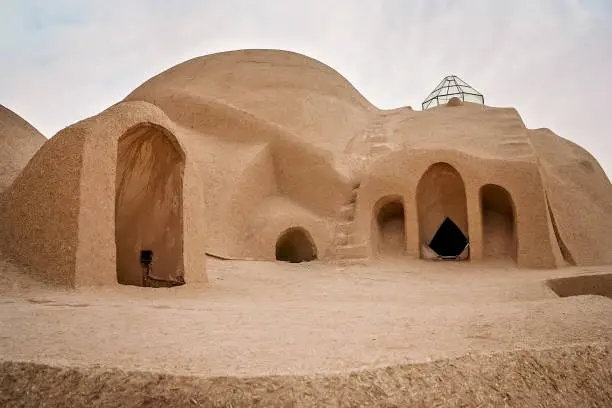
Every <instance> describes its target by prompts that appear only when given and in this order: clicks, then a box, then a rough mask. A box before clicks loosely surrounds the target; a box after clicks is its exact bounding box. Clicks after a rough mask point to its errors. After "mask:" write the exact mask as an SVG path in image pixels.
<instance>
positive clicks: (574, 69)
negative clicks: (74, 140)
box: [0, 0, 612, 175]
mask: <svg viewBox="0 0 612 408" xmlns="http://www.w3.org/2000/svg"><path fill="white" fill-rule="evenodd" d="M241 48H274V49H285V50H291V51H295V52H300V53H303V54H306V55H309V56H311V57H314V58H316V59H318V60H320V61H322V62H324V63H326V64H328V65H330V66H331V67H332V68H334V69H336V70H337V71H339V72H340V73H341V74H342V75H344V76H345V77H346V78H347V79H348V80H349V81H350V82H352V83H353V85H354V86H355V87H356V88H357V89H358V90H359V91H360V92H361V93H362V94H363V95H364V96H365V97H366V98H368V99H369V100H370V101H371V102H372V103H373V104H374V105H376V106H378V107H380V108H385V109H388V108H396V107H400V106H406V105H411V106H413V107H414V108H418V109H420V106H421V102H422V100H423V99H424V98H425V97H426V96H427V94H428V93H429V92H430V91H431V90H433V88H434V87H435V86H436V85H437V83H438V82H439V81H440V80H441V79H442V77H444V76H445V75H448V74H455V75H458V76H459V77H461V78H462V79H463V80H465V81H466V82H467V83H469V84H470V85H472V86H473V87H474V88H476V89H477V90H479V91H480V92H481V93H483V94H484V96H485V101H486V103H487V105H491V106H501V107H507V106H512V107H515V108H517V109H518V111H519V113H520V114H521V116H522V117H523V120H524V121H525V123H526V125H527V126H528V127H529V128H538V127H548V128H550V129H552V130H553V131H555V132H556V133H557V134H559V135H561V136H563V137H565V138H567V139H570V140H572V141H575V142H577V143H579V144H580V145H582V146H583V147H585V148H586V149H587V150H589V151H590V152H591V153H593V154H594V155H595V157H597V159H598V160H599V161H600V163H601V164H602V165H603V167H604V169H605V170H606V171H607V173H608V175H612V0H509V1H502V0H497V1H492V0H482V1H479V0H448V1H447V0H371V1H369V0H363V1H359V0H308V1H290V0H275V1H267V0H251V1H249V0H243V1H229V0H217V1H207V0H197V1H196V0H193V1H192V0H182V1H181V0H175V1H162V0H88V1H86V0H53V1H47V0H0V104H3V105H5V106H7V107H8V108H10V109H12V110H14V111H15V112H16V113H18V114H19V115H21V116H22V117H24V118H25V119H26V120H27V121H29V122H30V123H31V124H32V125H34V126H35V127H36V128H38V129H39V130H40V131H41V132H42V133H43V134H44V135H45V136H47V137H51V136H53V135H54V134H55V133H56V132H57V131H58V130H60V129H61V128H63V127H65V126H67V125H69V124H71V123H74V122H76V121H78V120H80V119H83V118H86V117H88V116H92V115H95V114H97V113H99V112H100V111H102V110H104V109H105V108H107V107H108V106H110V105H112V104H113V103H115V102H117V101H119V100H121V99H123V98H124V97H125V96H126V95H127V94H128V93H130V91H132V90H133V89H134V88H136V87H137V86H138V85H140V84H141V83H142V82H144V81H145V80H146V79H148V78H150V77H151V76H153V75H155V74H157V73H159V72H161V71H163V70H165V69H167V68H169V67H171V66H173V65H176V64H178V63H180V62H182V61H184V60H187V59H190V58H193V57H196V56H200V55H205V54H210V53H214V52H219V51H227V50H232V49H241Z"/></svg>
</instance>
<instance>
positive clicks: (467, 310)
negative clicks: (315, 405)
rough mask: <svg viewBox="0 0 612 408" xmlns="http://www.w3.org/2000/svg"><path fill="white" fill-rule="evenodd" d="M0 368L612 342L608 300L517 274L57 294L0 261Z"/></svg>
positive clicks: (221, 366)
mask: <svg viewBox="0 0 612 408" xmlns="http://www.w3.org/2000/svg"><path fill="white" fill-rule="evenodd" d="M0 269H2V275H3V276H5V279H3V281H2V286H1V288H0V291H1V292H0V327H1V328H2V329H1V330H0V359H1V360H4V361H28V362H38V363H43V364H48V365H52V366H64V367H91V366H102V367H113V368H119V369H123V370H136V371H151V372H164V373H169V374H179V375H197V376H204V377H206V376H261V375H272V374H276V375H284V374H312V373H338V372H347V371H355V370H361V369H368V368H375V367H384V366H391V365H398V364H411V363H419V362H428V361H434V360H442V359H447V358H453V357H458V356H462V355H466V354H491V353H496V352H505V351H510V350H516V349H548V348H554V347H558V346H573V345H583V344H593V343H597V344H603V343H608V342H610V341H612V299H610V298H609V297H606V296H596V295H589V294H586V295H583V296H569V297H559V296H557V295H556V294H555V293H554V292H553V291H552V290H551V289H550V288H549V287H548V286H547V284H546V282H547V280H548V279H552V278H561V277H568V276H583V275H606V274H609V273H610V272H611V271H612V267H608V266H606V267H589V268H561V269H557V270H524V269H517V268H515V267H513V266H510V265H507V264H486V263H467V262H459V263H454V262H426V261H415V260H403V259H399V260H395V261H373V262H367V263H365V262H364V263H356V262H352V263H348V264H325V263H320V262H310V263H302V264H288V263H281V262H277V263H274V262H243V261H222V260H217V259H213V258H210V259H209V260H208V276H209V282H208V283H206V284H197V285H196V284H187V285H185V286H182V287H175V288H158V289H154V288H140V287H133V286H124V285H118V286H117V287H113V288H97V289H91V288H88V289H77V290H70V291H67V290H58V289H52V288H47V287H44V286H42V285H40V284H38V283H37V282H35V281H33V280H31V279H30V278H26V277H25V276H26V275H25V274H23V273H21V272H20V271H19V270H18V267H16V266H15V265H13V264H11V263H9V262H5V261H3V262H2V263H0Z"/></svg>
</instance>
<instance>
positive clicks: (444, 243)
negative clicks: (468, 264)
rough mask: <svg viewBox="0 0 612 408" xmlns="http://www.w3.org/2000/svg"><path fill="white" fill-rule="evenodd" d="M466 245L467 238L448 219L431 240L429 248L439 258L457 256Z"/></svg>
mask: <svg viewBox="0 0 612 408" xmlns="http://www.w3.org/2000/svg"><path fill="white" fill-rule="evenodd" d="M467 244H468V239H467V237H466V236H465V235H464V234H463V232H461V230H460V229H459V227H458V226H457V225H456V224H455V223H454V222H453V221H452V220H451V219H450V218H448V217H446V219H445V220H444V222H442V225H440V228H438V231H436V233H435V235H434V236H433V238H432V239H431V242H430V243H429V247H430V248H431V249H433V250H434V251H435V252H436V254H438V255H440V256H458V255H460V254H461V252H463V250H464V249H465V247H466V246H467Z"/></svg>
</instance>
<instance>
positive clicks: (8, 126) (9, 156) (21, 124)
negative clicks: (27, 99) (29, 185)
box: [0, 105, 47, 191]
mask: <svg viewBox="0 0 612 408" xmlns="http://www.w3.org/2000/svg"><path fill="white" fill-rule="evenodd" d="M46 141H47V139H46V138H45V137H44V136H43V135H42V134H41V133H40V132H38V130H36V129H35V128H34V127H33V126H32V125H30V124H29V123H28V122H26V121H25V120H24V119H23V118H21V117H20V116H18V115H17V114H16V113H14V112H12V111H11V110H9V109H7V108H6V107H4V106H2V105H0V191H2V190H4V189H6V188H7V187H8V186H9V185H11V183H12V182H13V181H14V180H15V179H16V178H17V176H18V175H19V173H20V172H21V171H22V170H23V169H24V167H25V166H26V164H28V161H30V159H31V158H32V156H34V153H36V151H38V149H40V147H41V146H42V145H43V143H45V142H46Z"/></svg>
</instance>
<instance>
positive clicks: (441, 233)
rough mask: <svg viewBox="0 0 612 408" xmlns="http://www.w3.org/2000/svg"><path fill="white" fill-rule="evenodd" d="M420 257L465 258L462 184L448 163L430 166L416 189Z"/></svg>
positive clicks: (465, 216) (459, 176)
mask: <svg viewBox="0 0 612 408" xmlns="http://www.w3.org/2000/svg"><path fill="white" fill-rule="evenodd" d="M417 211H418V217H419V241H420V246H421V257H422V258H429V259H432V258H433V259H436V258H443V259H457V260H460V259H467V258H469V245H468V243H469V241H468V238H467V237H468V234H467V230H468V217H467V200H466V195H465V185H464V184H463V179H462V178H461V175H460V174H459V172H458V171H457V170H456V169H455V168H454V167H453V166H451V165H450V164H448V163H442V162H440V163H436V164H433V165H432V166H430V167H429V168H428V169H427V171H426V172H425V173H424V174H423V176H422V177H421V180H419V184H418V186H417Z"/></svg>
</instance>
